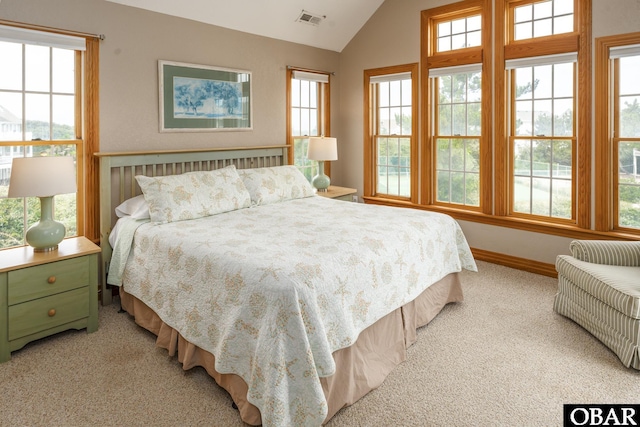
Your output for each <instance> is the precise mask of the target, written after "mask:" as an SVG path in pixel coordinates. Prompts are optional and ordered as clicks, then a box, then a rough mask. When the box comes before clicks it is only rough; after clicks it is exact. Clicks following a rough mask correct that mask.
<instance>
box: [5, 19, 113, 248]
mask: <svg viewBox="0 0 640 427" xmlns="http://www.w3.org/2000/svg"><path fill="white" fill-rule="evenodd" d="M0 24H1V25H6V26H12V27H17V28H22V29H27V30H35V31H45V32H50V33H56V34H63V35H69V36H74V37H83V38H84V39H85V43H86V48H85V51H84V52H79V51H76V56H75V68H76V70H77V71H76V79H75V108H76V115H75V130H76V138H77V139H76V140H70V141H62V140H60V141H57V140H56V141H55V143H56V144H75V145H76V147H77V149H76V156H77V159H76V160H77V165H76V167H77V171H76V173H77V176H78V182H77V193H76V214H77V235H78V236H85V237H87V238H88V239H90V240H92V241H93V242H94V243H97V242H99V241H100V201H99V199H100V185H99V181H98V179H99V171H98V167H99V164H98V158H97V157H95V156H94V153H97V152H99V151H100V143H99V103H100V97H99V93H100V92H99V52H100V40H101V38H102V36H99V35H94V34H87V33H79V32H76V31H69V30H63V29H59V28H52V27H44V26H39V25H32V24H26V23H20V22H14V21H6V20H0ZM7 142H8V141H7ZM46 143H47V141H40V142H38V143H37V144H40V145H42V144H46ZM20 145H35V144H34V142H30V141H22V142H21V143H20Z"/></svg>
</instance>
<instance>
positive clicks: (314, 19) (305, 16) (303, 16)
mask: <svg viewBox="0 0 640 427" xmlns="http://www.w3.org/2000/svg"><path fill="white" fill-rule="evenodd" d="M324 18H326V16H324V15H318V14H315V13H311V12H307V11H306V10H303V11H302V13H300V16H298V19H296V22H302V23H304V24H311V25H315V26H316V27H317V26H318V25H320V23H321V22H322V20H323V19H324Z"/></svg>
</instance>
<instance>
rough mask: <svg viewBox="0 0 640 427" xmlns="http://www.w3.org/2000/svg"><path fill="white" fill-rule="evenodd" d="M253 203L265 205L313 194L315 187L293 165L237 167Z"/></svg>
mask: <svg viewBox="0 0 640 427" xmlns="http://www.w3.org/2000/svg"><path fill="white" fill-rule="evenodd" d="M238 175H240V178H242V181H243V182H244V185H245V187H247V190H248V191H249V194H251V203H252V204H253V205H256V206H257V205H267V204H270V203H278V202H282V201H285V200H292V199H301V198H303V197H309V196H313V195H314V194H315V189H314V188H313V187H312V186H311V184H310V183H309V181H307V178H305V176H304V175H303V174H302V172H300V170H299V169H298V168H297V167H296V166H293V165H287V166H272V167H267V168H256V169H239V170H238Z"/></svg>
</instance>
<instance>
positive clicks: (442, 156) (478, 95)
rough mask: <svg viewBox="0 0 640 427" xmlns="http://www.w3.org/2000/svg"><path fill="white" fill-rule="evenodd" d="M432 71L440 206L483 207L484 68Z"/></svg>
mask: <svg viewBox="0 0 640 427" xmlns="http://www.w3.org/2000/svg"><path fill="white" fill-rule="evenodd" d="M463 68H465V69H466V70H460V69H457V70H456V67H449V68H441V69H432V70H429V77H430V78H431V79H432V85H433V90H432V93H433V94H434V97H433V98H434V99H433V115H434V120H433V123H434V124H433V141H434V146H435V175H436V176H435V186H436V197H435V202H436V203H453V204H459V205H467V206H475V207H479V206H480V137H481V135H482V119H481V105H482V102H481V101H482V67H481V66H480V65H478V66H470V67H463Z"/></svg>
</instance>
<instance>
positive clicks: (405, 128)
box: [365, 64, 418, 199]
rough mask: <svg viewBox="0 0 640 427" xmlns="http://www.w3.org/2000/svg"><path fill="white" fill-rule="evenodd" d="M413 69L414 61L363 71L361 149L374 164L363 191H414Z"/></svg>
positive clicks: (407, 194) (397, 193)
mask: <svg viewBox="0 0 640 427" xmlns="http://www.w3.org/2000/svg"><path fill="white" fill-rule="evenodd" d="M417 71H418V65H417V64H410V65H405V66H399V67H394V68H393V69H378V70H367V71H365V80H366V85H367V87H368V91H367V94H366V97H367V101H366V103H367V105H369V106H370V108H369V111H370V114H369V115H368V117H367V128H368V129H369V136H368V138H367V142H366V150H365V151H366V152H367V154H366V155H367V156H371V158H372V162H373V165H374V167H373V168H371V169H369V170H368V172H366V177H367V178H366V181H367V183H368V187H367V189H366V190H365V192H367V191H368V192H371V193H372V194H375V195H386V196H391V197H398V198H404V199H410V198H411V197H412V194H417V193H416V192H412V183H411V181H412V180H413V179H415V176H416V169H417V168H416V159H417V155H416V142H415V141H416V138H415V135H416V129H417V127H416V126H417V120H416V118H417V113H416V112H417V109H416V108H415V107H414V106H415V104H416V103H415V101H414V100H416V98H417ZM414 76H415V77H416V78H414ZM374 171H375V172H374ZM412 177H413V179H412Z"/></svg>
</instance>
